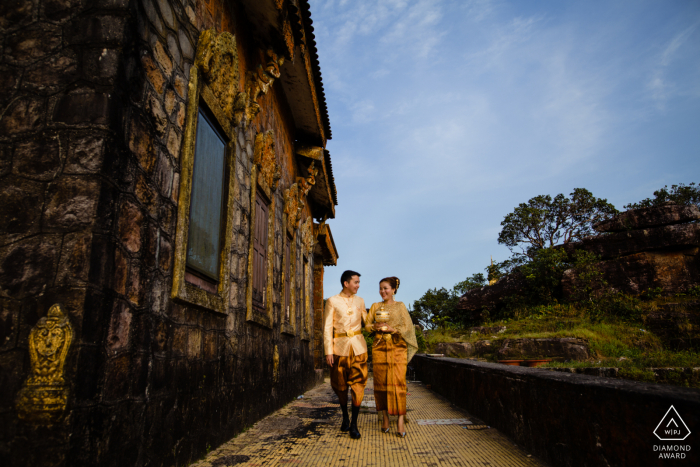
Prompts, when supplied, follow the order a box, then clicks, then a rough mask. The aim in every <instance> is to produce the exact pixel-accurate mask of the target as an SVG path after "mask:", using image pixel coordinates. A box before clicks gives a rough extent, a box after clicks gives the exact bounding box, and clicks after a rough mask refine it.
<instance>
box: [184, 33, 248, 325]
mask: <svg viewBox="0 0 700 467" xmlns="http://www.w3.org/2000/svg"><path fill="white" fill-rule="evenodd" d="M205 35H206V37H207V38H208V40H202V41H200V43H199V44H198V48H197V56H206V57H209V68H206V67H205V68H200V64H198V63H197V64H195V65H193V67H192V69H191V71H190V81H189V85H188V89H189V90H190V92H189V93H188V96H187V106H186V107H185V109H186V110H185V126H184V128H183V141H182V146H181V149H180V155H179V159H180V190H179V191H180V193H179V197H178V202H177V226H176V228H175V239H174V240H175V241H174V243H175V250H174V255H173V287H172V291H171V296H172V298H174V299H175V300H178V301H181V302H185V303H188V304H191V305H195V306H197V307H199V308H203V309H206V310H210V311H213V312H217V313H226V312H227V311H228V307H229V293H230V289H231V285H230V283H229V281H227V280H226V278H227V277H228V276H227V274H228V272H229V270H230V266H231V255H230V254H229V252H230V250H231V242H232V241H233V235H234V230H233V213H234V206H235V194H236V192H237V190H236V186H235V185H236V177H235V176H234V172H235V170H234V168H235V163H236V150H235V144H234V140H235V136H234V135H235V128H234V127H233V126H232V122H233V116H232V115H231V114H230V111H229V110H225V109H228V104H227V103H228V102H229V101H230V99H229V97H230V96H229V95H228V94H220V93H219V94H217V95H214V92H213V91H212V89H219V88H220V87H221V83H222V82H224V83H226V82H229V81H230V80H232V81H233V82H238V55H237V53H236V48H235V40H234V38H233V36H232V35H231V34H229V33H226V32H224V33H221V34H218V35H217V34H216V32H215V31H213V30H209V31H207V32H206V34H205ZM213 52H216V53H213ZM223 64H225V65H226V66H225V68H221V66H220V65H223ZM208 70H221V71H220V72H218V73H215V74H212V73H210V72H209V71H208ZM210 86H211V87H210Z"/></svg>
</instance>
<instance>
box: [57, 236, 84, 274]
mask: <svg viewBox="0 0 700 467" xmlns="http://www.w3.org/2000/svg"><path fill="white" fill-rule="evenodd" d="M91 243H92V235H91V234H90V233H89V232H79V233H70V234H66V236H65V237H64V239H63V245H62V247H61V257H60V260H59V262H58V272H57V276H56V283H57V284H59V285H71V284H73V283H75V282H76V281H77V282H78V283H81V284H82V283H85V282H87V280H88V272H89V271H90V246H91Z"/></svg>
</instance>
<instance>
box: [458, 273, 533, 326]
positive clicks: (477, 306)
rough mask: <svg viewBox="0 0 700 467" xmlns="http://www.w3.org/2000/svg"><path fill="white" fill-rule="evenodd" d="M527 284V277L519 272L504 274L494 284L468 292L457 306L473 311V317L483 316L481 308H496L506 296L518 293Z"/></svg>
mask: <svg viewBox="0 0 700 467" xmlns="http://www.w3.org/2000/svg"><path fill="white" fill-rule="evenodd" d="M524 286H525V278H524V277H523V275H522V274H520V273H519V272H517V271H516V272H514V273H513V274H509V275H507V276H504V277H502V278H500V279H499V280H498V282H496V283H495V284H493V285H487V286H485V287H481V288H478V289H473V290H470V291H469V292H467V293H466V294H464V295H463V296H462V298H460V300H459V304H458V305H457V308H458V309H460V310H465V311H468V312H471V314H472V319H479V318H480V317H481V313H480V311H481V310H489V309H494V308H496V307H498V306H499V305H501V303H502V302H503V299H504V298H505V297H508V296H511V295H514V294H517V293H518V292H520V291H521V290H522V289H523V287H524Z"/></svg>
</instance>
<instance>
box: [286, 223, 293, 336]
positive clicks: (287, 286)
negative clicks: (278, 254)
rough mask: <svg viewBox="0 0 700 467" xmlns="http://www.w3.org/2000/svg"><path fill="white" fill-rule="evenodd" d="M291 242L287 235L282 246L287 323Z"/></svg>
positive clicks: (289, 299) (287, 318)
mask: <svg viewBox="0 0 700 467" xmlns="http://www.w3.org/2000/svg"><path fill="white" fill-rule="evenodd" d="M291 244H292V238H291V237H289V236H287V241H286V242H285V246H284V322H286V323H289V321H290V319H291V311H290V309H289V308H290V307H291V305H292V301H291V296H292V291H291V287H290V284H291V282H290V280H289V277H290V274H291V272H292V271H291V269H292V268H291V263H292V258H291V253H292V249H291Z"/></svg>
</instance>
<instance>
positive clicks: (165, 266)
mask: <svg viewBox="0 0 700 467" xmlns="http://www.w3.org/2000/svg"><path fill="white" fill-rule="evenodd" d="M158 251H159V253H158V265H159V266H160V269H161V270H162V271H163V272H165V273H167V272H170V267H171V266H172V259H173V247H172V244H171V243H170V240H168V239H167V238H166V237H165V236H164V235H161V236H160V248H159V250H158Z"/></svg>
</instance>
